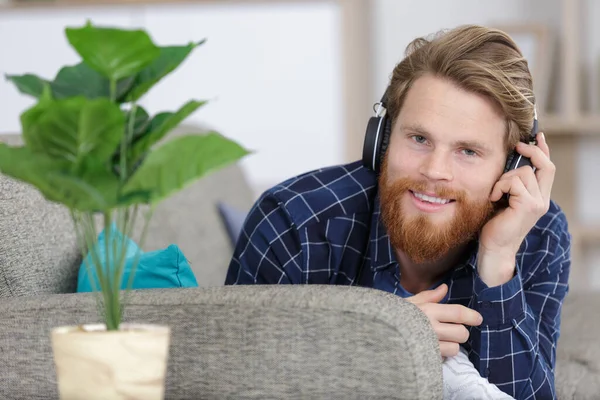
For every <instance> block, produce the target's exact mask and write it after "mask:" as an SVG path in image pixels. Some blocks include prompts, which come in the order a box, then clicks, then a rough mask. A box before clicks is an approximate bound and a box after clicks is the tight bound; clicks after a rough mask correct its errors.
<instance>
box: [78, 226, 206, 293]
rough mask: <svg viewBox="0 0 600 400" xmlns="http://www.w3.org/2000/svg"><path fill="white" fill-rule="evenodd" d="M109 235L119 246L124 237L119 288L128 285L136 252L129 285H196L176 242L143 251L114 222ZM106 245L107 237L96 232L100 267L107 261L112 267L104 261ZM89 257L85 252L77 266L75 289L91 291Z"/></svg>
mask: <svg viewBox="0 0 600 400" xmlns="http://www.w3.org/2000/svg"><path fill="white" fill-rule="evenodd" d="M111 235H112V238H113V240H116V242H115V243H116V244H117V246H120V245H121V243H123V242H122V240H123V239H125V242H124V244H125V246H126V251H127V252H126V256H125V270H124V272H123V279H122V282H121V289H125V288H126V287H127V283H128V282H129V276H130V275H131V268H132V266H133V262H134V261H135V257H136V254H139V256H138V257H139V261H138V265H137V268H136V270H135V277H134V280H133V285H132V289H167V288H181V287H198V282H197V281H196V277H195V276H194V273H193V271H192V268H191V267H190V264H189V263H188V261H187V259H186V258H185V256H184V255H183V253H182V252H181V249H180V248H179V247H178V246H176V245H174V244H172V245H170V246H168V247H167V248H165V249H161V250H155V251H151V252H144V251H142V249H141V248H140V247H139V246H138V245H137V244H136V243H135V242H134V241H133V240H131V239H130V238H128V237H124V236H123V234H122V233H121V232H119V230H118V229H116V226H115V225H114V224H113V225H112V226H111ZM105 249H106V238H105V235H104V231H102V232H101V233H100V235H99V236H98V241H97V243H96V252H97V254H98V257H99V259H100V263H101V265H102V268H103V270H105V269H106V267H107V265H110V266H111V267H112V266H113V265H114V263H108V262H107V260H108V257H106V250H105ZM89 260H91V255H90V254H88V255H87V256H86V258H85V259H84V261H83V262H82V263H81V265H80V267H79V276H78V280H77V292H91V291H92V289H93V286H92V285H91V283H90V276H89V274H88V268H87V266H86V262H89ZM90 266H91V267H92V271H91V272H92V277H93V279H94V281H95V282H96V288H99V284H98V279H97V275H96V272H95V270H94V267H93V265H92V264H90Z"/></svg>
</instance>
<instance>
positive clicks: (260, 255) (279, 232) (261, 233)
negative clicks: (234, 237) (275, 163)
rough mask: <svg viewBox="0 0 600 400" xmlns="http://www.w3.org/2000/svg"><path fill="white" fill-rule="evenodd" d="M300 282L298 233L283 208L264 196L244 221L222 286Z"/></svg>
mask: <svg viewBox="0 0 600 400" xmlns="http://www.w3.org/2000/svg"><path fill="white" fill-rule="evenodd" d="M301 278H302V246H301V244H300V238H299V235H298V232H297V230H296V228H295V226H294V223H293V221H292V219H291V217H290V215H289V213H288V212H287V210H286V209H285V206H284V205H283V204H282V203H281V202H280V201H279V200H278V199H277V198H276V197H275V196H274V195H272V194H270V193H266V194H264V195H263V196H261V198H260V199H259V200H258V201H257V202H256V203H255V204H254V206H253V207H252V209H251V210H250V212H249V213H248V216H247V217H246V221H245V222H244V226H243V228H242V231H241V232H240V235H239V239H238V241H237V244H236V247H235V249H234V252H233V257H232V259H231V263H230V264H229V270H228V271H227V276H226V278H225V285H244V284H285V283H301Z"/></svg>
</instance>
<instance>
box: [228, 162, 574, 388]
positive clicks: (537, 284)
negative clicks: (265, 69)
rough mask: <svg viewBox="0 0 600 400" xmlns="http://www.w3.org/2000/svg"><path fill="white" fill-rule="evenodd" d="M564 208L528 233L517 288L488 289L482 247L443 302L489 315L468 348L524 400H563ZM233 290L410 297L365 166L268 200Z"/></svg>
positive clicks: (451, 275) (242, 242)
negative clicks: (315, 288)
mask: <svg viewBox="0 0 600 400" xmlns="http://www.w3.org/2000/svg"><path fill="white" fill-rule="evenodd" d="M567 228H568V227H567V221H566V218H565V215H564V214H563V212H562V211H561V210H560V209H559V207H558V206H557V205H556V204H555V203H554V202H551V205H550V210H549V211H548V213H547V214H546V215H544V216H543V217H542V218H541V219H540V220H539V221H538V223H537V224H536V226H535V227H534V228H533V229H532V230H531V231H530V232H529V234H528V236H527V237H526V239H525V240H524V242H523V244H522V246H521V248H520V250H519V253H518V254H517V258H516V274H515V277H514V278H513V279H512V280H510V281H509V282H507V283H505V284H503V285H501V286H497V287H491V288H490V287H487V285H486V284H485V283H484V282H483V281H482V280H481V279H480V278H479V276H478V274H477V268H476V265H477V251H476V249H477V246H476V243H474V244H473V247H472V250H471V251H470V252H469V255H468V256H467V257H466V258H465V260H464V261H463V262H462V263H461V264H460V265H457V266H456V267H455V268H454V269H452V270H451V271H449V272H448V274H447V275H446V277H445V278H444V279H443V280H442V281H441V282H439V283H438V284H436V285H434V286H437V285H439V284H441V283H442V282H445V283H447V284H448V287H449V290H448V294H447V296H446V298H445V299H444V300H443V302H447V303H459V304H463V305H465V306H468V307H470V308H473V309H475V310H477V311H478V312H480V313H481V314H482V315H483V323H482V324H481V325H480V326H478V327H471V328H470V337H469V340H468V342H467V343H465V344H464V346H465V348H466V349H467V351H468V352H469V358H470V360H471V361H472V362H473V364H474V365H475V367H476V368H477V369H478V370H479V373H480V374H481V375H482V376H483V377H486V378H488V380H489V381H490V382H491V383H494V384H496V385H497V386H498V387H499V388H500V389H501V390H502V391H504V392H506V393H508V394H510V395H512V396H513V397H515V398H517V399H550V398H555V397H556V396H555V388H554V367H555V361H556V358H555V357H556V345H557V340H558V337H559V334H560V311H561V306H562V303H563V299H564V297H565V295H566V294H567V291H568V284H567V280H568V275H569V270H570V234H569V232H568V230H567ZM225 284H228V285H229V284H331V285H360V286H367V287H373V288H375V289H380V290H384V291H388V292H391V293H395V294H397V295H399V296H402V297H406V296H410V295H411V294H410V293H408V292H407V291H406V290H404V289H403V288H402V286H401V285H400V272H399V266H398V262H397V260H396V258H395V254H394V251H393V249H392V246H391V244H390V240H389V237H388V235H387V233H386V230H385V228H384V226H383V224H382V222H381V219H380V206H379V197H378V192H377V179H376V176H375V174H374V173H372V172H371V171H369V170H367V169H365V168H363V167H362V165H361V163H360V162H354V163H351V164H348V165H341V166H334V167H328V168H324V169H321V170H318V171H313V172H309V173H306V174H303V175H300V176H297V177H295V178H293V179H290V180H287V181H285V182H283V183H281V184H279V185H277V186H275V187H274V188H272V189H270V190H268V191H266V192H265V193H264V194H263V195H262V196H261V197H260V199H259V200H258V201H257V202H256V204H255V205H254V206H253V208H252V209H251V211H250V213H249V215H248V217H247V219H246V221H245V225H244V228H243V230H242V232H241V234H240V237H239V239H238V242H237V246H236V248H235V251H234V254H233V258H232V260H231V264H230V266H229V270H228V273H227V277H226V281H225Z"/></svg>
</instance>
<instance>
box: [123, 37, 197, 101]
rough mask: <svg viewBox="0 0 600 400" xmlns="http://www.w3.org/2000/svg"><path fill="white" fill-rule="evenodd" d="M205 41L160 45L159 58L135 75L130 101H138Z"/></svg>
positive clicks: (128, 97) (129, 96)
mask: <svg viewBox="0 0 600 400" xmlns="http://www.w3.org/2000/svg"><path fill="white" fill-rule="evenodd" d="M205 41H206V40H202V41H200V42H197V43H190V44H188V45H187V46H167V47H160V55H159V56H158V58H157V59H156V60H154V62H153V63H152V64H150V65H149V66H147V67H146V68H144V69H143V70H142V71H141V72H140V73H139V74H138V75H137V76H136V77H135V82H134V84H133V89H132V90H131V92H130V93H128V95H127V99H128V101H136V100H138V99H139V98H140V97H142V96H143V95H144V94H145V93H147V92H148V90H150V88H152V86H154V85H156V83H158V82H159V81H160V80H161V79H162V78H164V77H165V76H167V75H168V74H170V73H171V72H173V71H174V70H175V69H176V68H177V67H178V66H179V65H180V64H181V63H182V62H183V61H184V60H185V59H186V58H187V56H188V55H189V54H190V53H191V52H192V50H194V49H195V48H196V47H197V46H200V45H202V44H203V43H204V42H205Z"/></svg>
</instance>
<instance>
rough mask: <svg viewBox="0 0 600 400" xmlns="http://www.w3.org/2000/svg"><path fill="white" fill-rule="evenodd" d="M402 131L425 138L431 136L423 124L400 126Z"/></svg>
mask: <svg viewBox="0 0 600 400" xmlns="http://www.w3.org/2000/svg"><path fill="white" fill-rule="evenodd" d="M400 130H401V131H409V132H414V133H418V134H420V135H425V136H427V135H429V131H428V130H427V129H425V128H424V127H423V125H421V124H412V125H400Z"/></svg>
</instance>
